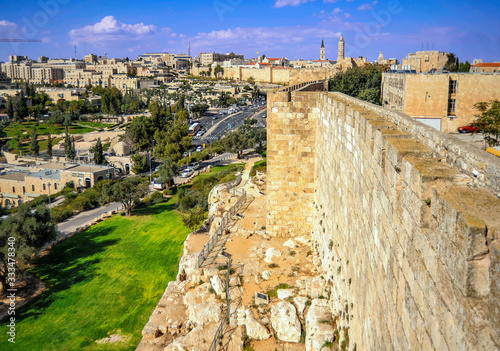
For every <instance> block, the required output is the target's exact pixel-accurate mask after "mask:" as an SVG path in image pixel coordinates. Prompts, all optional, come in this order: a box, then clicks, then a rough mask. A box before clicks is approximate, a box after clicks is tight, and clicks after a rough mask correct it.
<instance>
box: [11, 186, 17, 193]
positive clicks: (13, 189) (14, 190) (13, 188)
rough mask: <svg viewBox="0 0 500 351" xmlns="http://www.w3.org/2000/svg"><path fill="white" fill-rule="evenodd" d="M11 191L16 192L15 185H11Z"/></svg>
mask: <svg viewBox="0 0 500 351" xmlns="http://www.w3.org/2000/svg"><path fill="white" fill-rule="evenodd" d="M12 192H13V193H14V194H15V193H16V187H15V186H13V187H12Z"/></svg>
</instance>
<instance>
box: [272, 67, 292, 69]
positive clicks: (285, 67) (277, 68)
mask: <svg viewBox="0 0 500 351" xmlns="http://www.w3.org/2000/svg"><path fill="white" fill-rule="evenodd" d="M273 69H291V67H283V66H278V67H273Z"/></svg>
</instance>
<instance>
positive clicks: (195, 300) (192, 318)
mask: <svg viewBox="0 0 500 351" xmlns="http://www.w3.org/2000/svg"><path fill="white" fill-rule="evenodd" d="M209 287H210V284H209V283H205V284H202V285H200V286H198V287H196V288H195V289H193V290H191V291H188V292H187V293H186V295H185V296H184V304H185V305H186V306H187V311H188V316H189V319H188V323H189V322H191V323H192V324H193V325H194V326H198V327H203V326H204V325H206V324H208V323H211V322H219V321H220V319H221V317H222V307H223V306H222V302H220V301H219V300H218V299H217V298H216V297H215V294H213V293H211V292H210V291H209Z"/></svg>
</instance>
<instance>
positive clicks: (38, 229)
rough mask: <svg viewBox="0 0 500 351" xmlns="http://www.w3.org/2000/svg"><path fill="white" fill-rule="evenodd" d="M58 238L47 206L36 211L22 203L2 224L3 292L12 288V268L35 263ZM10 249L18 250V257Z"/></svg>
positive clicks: (0, 277)
mask: <svg viewBox="0 0 500 351" xmlns="http://www.w3.org/2000/svg"><path fill="white" fill-rule="evenodd" d="M56 237H57V230H56V226H55V224H54V222H53V221H52V218H51V215H50V211H49V209H48V208H47V207H46V206H45V205H44V204H42V205H39V206H38V207H37V208H36V210H35V211H32V209H31V207H30V206H29V204H22V205H20V206H19V208H18V209H17V212H16V213H15V214H13V215H11V216H10V217H8V218H7V219H5V220H4V221H3V222H2V223H1V224H0V282H1V283H2V291H3V292H4V293H6V290H7V288H11V287H13V286H10V285H8V284H9V280H8V272H9V268H15V269H16V270H21V269H23V268H24V267H26V266H27V265H28V264H29V263H31V262H32V261H33V259H34V258H35V256H36V253H37V252H38V250H40V249H41V248H42V247H43V246H44V245H45V244H47V243H49V242H51V241H52V240H54V239H55V238H56ZM10 248H15V256H14V255H13V254H12V252H13V251H14V250H9V249H10ZM9 258H10V259H9ZM13 259H14V260H15V261H14V262H13Z"/></svg>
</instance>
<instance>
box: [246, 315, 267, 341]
mask: <svg viewBox="0 0 500 351" xmlns="http://www.w3.org/2000/svg"><path fill="white" fill-rule="evenodd" d="M245 326H246V328H247V335H248V337H249V338H250V339H254V340H266V339H269V338H270V337H271V333H269V330H267V328H266V327H264V326H263V325H262V324H261V323H260V322H259V321H258V320H257V319H255V316H254V314H253V312H252V310H251V309H247V310H246V311H245Z"/></svg>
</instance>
